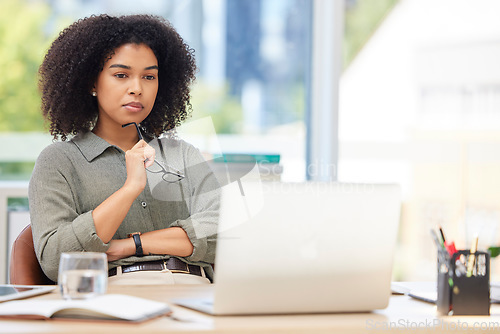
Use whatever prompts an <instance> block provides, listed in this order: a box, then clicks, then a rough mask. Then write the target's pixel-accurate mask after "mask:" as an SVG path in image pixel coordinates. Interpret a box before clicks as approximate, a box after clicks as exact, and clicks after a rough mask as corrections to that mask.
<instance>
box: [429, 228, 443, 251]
mask: <svg viewBox="0 0 500 334" xmlns="http://www.w3.org/2000/svg"><path fill="white" fill-rule="evenodd" d="M431 236H432V239H433V240H434V243H435V244H436V247H437V248H438V250H439V249H443V244H442V243H441V242H440V241H439V238H438V236H437V234H436V231H434V230H433V229H432V228H431Z"/></svg>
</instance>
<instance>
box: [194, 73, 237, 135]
mask: <svg viewBox="0 0 500 334" xmlns="http://www.w3.org/2000/svg"><path fill="white" fill-rule="evenodd" d="M227 91H228V88H227V86H222V87H218V86H210V85H207V84H205V83H204V82H202V80H201V79H197V80H196V84H195V85H194V87H193V93H192V98H191V104H192V105H193V119H198V118H203V117H205V116H211V117H212V121H213V123H214V127H215V131H216V132H217V133H218V134H221V133H238V132H239V131H240V130H241V127H242V122H243V110H242V107H241V104H240V103H239V102H238V101H237V99H236V98H234V97H231V96H230V95H228V94H227Z"/></svg>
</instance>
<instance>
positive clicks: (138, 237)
mask: <svg viewBox="0 0 500 334" xmlns="http://www.w3.org/2000/svg"><path fill="white" fill-rule="evenodd" d="M128 237H129V238H130V237H132V238H134V243H135V256H144V253H143V251H142V242H141V232H134V233H129V235H128Z"/></svg>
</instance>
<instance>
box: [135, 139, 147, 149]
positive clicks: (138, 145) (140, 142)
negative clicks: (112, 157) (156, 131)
mask: <svg viewBox="0 0 500 334" xmlns="http://www.w3.org/2000/svg"><path fill="white" fill-rule="evenodd" d="M146 146H148V143H146V142H145V141H144V139H141V140H139V141H138V142H137V143H136V144H135V145H134V147H132V150H133V149H135V148H143V147H146Z"/></svg>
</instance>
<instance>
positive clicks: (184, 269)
mask: <svg viewBox="0 0 500 334" xmlns="http://www.w3.org/2000/svg"><path fill="white" fill-rule="evenodd" d="M121 267H122V273H123V274H125V273H132V272H135V271H162V270H165V269H168V270H170V271H171V272H172V273H174V274H177V273H180V274H191V275H197V276H202V277H203V274H202V268H201V267H200V266H196V265H194V264H187V263H186V262H183V261H181V260H179V259H178V258H175V257H171V258H169V259H167V260H158V261H149V262H136V263H134V264H131V265H128V266H121ZM116 273H117V268H111V269H109V271H108V276H109V277H111V276H115V275H116Z"/></svg>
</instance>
